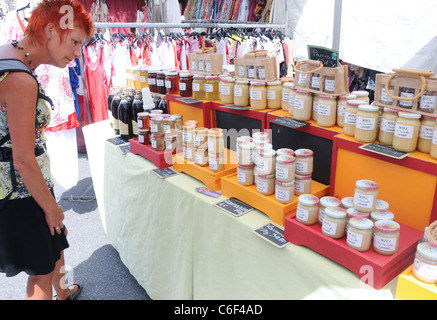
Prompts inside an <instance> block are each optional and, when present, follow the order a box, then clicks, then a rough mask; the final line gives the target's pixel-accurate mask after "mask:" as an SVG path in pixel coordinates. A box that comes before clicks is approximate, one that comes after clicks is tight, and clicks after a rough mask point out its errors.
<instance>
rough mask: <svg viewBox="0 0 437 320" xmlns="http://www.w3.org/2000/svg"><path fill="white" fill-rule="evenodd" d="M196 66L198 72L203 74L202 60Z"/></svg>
mask: <svg viewBox="0 0 437 320" xmlns="http://www.w3.org/2000/svg"><path fill="white" fill-rule="evenodd" d="M197 66H198V68H199V71H201V72H203V70H204V68H203V66H204V64H203V60H199V62H198V65H197Z"/></svg>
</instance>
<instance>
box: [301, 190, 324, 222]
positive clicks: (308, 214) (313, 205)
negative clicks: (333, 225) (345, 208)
mask: <svg viewBox="0 0 437 320" xmlns="http://www.w3.org/2000/svg"><path fill="white" fill-rule="evenodd" d="M319 204H320V200H319V198H318V197H316V196H314V195H312V194H303V195H300V196H299V198H298V204H297V209H296V220H297V221H299V222H300V223H303V224H305V225H313V224H315V223H316V222H317V216H318V212H319Z"/></svg>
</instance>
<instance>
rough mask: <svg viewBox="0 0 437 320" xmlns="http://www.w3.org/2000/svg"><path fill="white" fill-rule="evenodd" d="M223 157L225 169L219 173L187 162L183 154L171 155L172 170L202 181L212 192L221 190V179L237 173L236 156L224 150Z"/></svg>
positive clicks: (207, 167) (232, 152)
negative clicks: (224, 158)
mask: <svg viewBox="0 0 437 320" xmlns="http://www.w3.org/2000/svg"><path fill="white" fill-rule="evenodd" d="M224 153H225V156H226V159H227V162H226V164H225V169H224V170H223V171H220V172H213V171H211V170H210V169H209V166H205V167H201V166H198V165H197V164H195V163H194V161H193V162H192V161H187V159H185V158H184V155H183V153H177V154H175V155H173V169H174V170H175V171H177V172H184V173H186V174H188V175H189V176H191V177H193V178H196V179H197V180H200V181H202V182H203V183H204V184H205V186H206V187H208V188H209V189H211V190H213V191H219V190H220V189H221V188H222V185H221V179H222V177H224V176H227V175H229V174H232V173H234V172H236V171H237V154H236V153H235V152H234V151H232V150H228V149H225V152H224Z"/></svg>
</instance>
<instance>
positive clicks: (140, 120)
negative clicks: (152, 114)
mask: <svg viewBox="0 0 437 320" xmlns="http://www.w3.org/2000/svg"><path fill="white" fill-rule="evenodd" d="M137 126H138V130H147V129H150V123H149V113H148V112H145V111H144V112H139V113H138V114H137Z"/></svg>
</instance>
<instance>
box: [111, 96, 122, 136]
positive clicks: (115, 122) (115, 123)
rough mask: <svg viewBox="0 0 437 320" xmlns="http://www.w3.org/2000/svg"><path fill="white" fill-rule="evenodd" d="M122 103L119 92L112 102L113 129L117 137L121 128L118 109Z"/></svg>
mask: <svg viewBox="0 0 437 320" xmlns="http://www.w3.org/2000/svg"><path fill="white" fill-rule="evenodd" d="M120 101H121V95H120V91H117V92H116V93H115V94H114V97H113V98H112V102H111V113H112V128H113V129H114V132H115V134H116V135H119V134H120V126H119V123H118V107H119V105H120Z"/></svg>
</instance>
